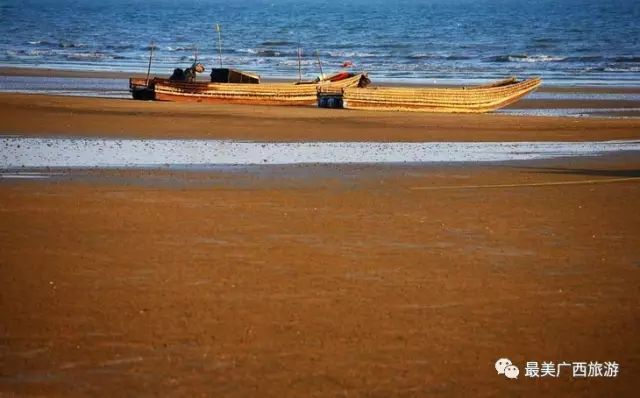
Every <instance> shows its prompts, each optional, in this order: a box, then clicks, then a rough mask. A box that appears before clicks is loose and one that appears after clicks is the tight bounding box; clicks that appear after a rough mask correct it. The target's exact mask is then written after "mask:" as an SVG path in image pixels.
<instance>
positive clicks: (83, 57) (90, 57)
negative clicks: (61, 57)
mask: <svg viewBox="0 0 640 398" xmlns="http://www.w3.org/2000/svg"><path fill="white" fill-rule="evenodd" d="M65 58H66V59H68V60H70V61H100V60H103V59H105V58H107V56H106V55H105V54H103V53H99V52H88V53H75V54H67V55H65Z"/></svg>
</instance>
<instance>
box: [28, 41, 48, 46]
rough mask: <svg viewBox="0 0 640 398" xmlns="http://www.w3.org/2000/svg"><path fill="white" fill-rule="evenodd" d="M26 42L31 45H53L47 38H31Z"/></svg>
mask: <svg viewBox="0 0 640 398" xmlns="http://www.w3.org/2000/svg"><path fill="white" fill-rule="evenodd" d="M27 43H28V44H30V45H32V46H53V43H52V42H50V41H47V40H31V41H28V42H27Z"/></svg>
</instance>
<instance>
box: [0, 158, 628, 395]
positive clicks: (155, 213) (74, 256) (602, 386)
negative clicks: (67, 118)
mask: <svg viewBox="0 0 640 398" xmlns="http://www.w3.org/2000/svg"><path fill="white" fill-rule="evenodd" d="M639 169H640V162H639V161H638V158H637V157H631V158H618V159H616V158H613V159H596V160H581V161H580V160H573V161H571V162H566V161H547V162H545V163H544V164H539V163H538V164H536V163H534V164H518V165H494V166H488V167H484V166H473V165H472V166H455V167H454V166H450V167H446V166H432V167H415V168H402V167H385V168H380V167H374V166H371V167H363V166H362V167H343V168H319V169H313V168H310V169H309V168H308V167H301V168H295V169H294V170H290V169H287V168H276V169H275V170H270V171H269V170H266V171H265V170H263V172H255V171H250V170H249V171H237V172H230V173H224V172H219V173H216V172H206V173H197V172H196V173H194V172H175V173H162V172H153V171H146V172H145V171H138V172H133V171H111V172H107V171H86V172H82V171H76V172H73V173H71V175H68V176H66V177H60V178H58V179H53V180H51V181H49V182H47V181H45V182H34V181H13V182H7V181H4V182H2V183H0V190H1V191H2V195H1V196H0V198H1V199H0V214H1V217H2V220H3V221H2V223H0V225H1V226H0V234H1V236H2V239H0V253H2V254H1V257H0V261H1V263H2V266H3V272H2V273H1V274H0V282H2V285H3V286H4V288H3V289H2V293H1V297H2V300H0V313H1V314H2V322H1V324H2V336H3V345H2V347H3V348H2V349H3V355H2V362H1V363H0V369H1V370H2V377H1V378H0V391H3V392H4V393H9V394H11V393H17V394H36V395H69V394H71V395H100V396H113V395H128V394H130V393H131V392H136V391H139V392H143V391H144V394H161V395H163V394H178V395H190V396H193V395H216V396H220V395H224V396H230V397H236V396H237V397H241V396H255V395H256V394H258V395H260V396H273V397H278V396H285V395H286V396H297V395H308V394H309V393H310V392H311V394H312V395H316V396H380V397H383V396H385V397H386V396H416V395H417V396H432V395H437V396H460V395H463V394H472V395H474V396H495V395H496V394H510V395H519V396H539V395H541V394H550V395H554V396H560V395H572V396H576V395H580V396H602V395H608V394H613V395H617V396H630V395H633V393H632V391H634V390H635V389H636V388H637V387H638V382H637V378H636V377H635V374H637V372H638V371H639V370H640V369H639V368H638V363H640V362H639V361H638V360H639V359H640V346H639V345H638V342H637V326H638V322H639V320H640V318H639V315H640V314H639V312H638V308H639V307H638V304H640V303H639V299H640V296H638V287H637V286H638V283H639V282H640V275H639V274H638V266H639V263H638V261H639V259H640V249H639V247H638V245H637V237H638V233H639V226H640V218H639V213H638V212H637V209H636V204H637V202H638V199H640V184H639V183H638V180H626V181H617V182H615V181H614V182H610V183H606V182H605V183H603V181H604V180H607V179H620V178H626V179H628V178H633V177H640V174H639V172H638V170H639ZM287 175H289V176H293V177H289V178H287V177H285V176H287ZM567 181H572V182H580V181H582V182H583V183H579V184H570V185H569V184H568V185H562V182H567ZM594 181H595V182H594ZM548 182H557V183H558V182H559V183H561V184H560V185H556V186H544V184H543V185H542V186H535V184H537V183H548ZM523 183H527V184H531V186H526V185H525V186H518V185H519V184H523ZM495 184H515V185H514V186H511V187H495V186H494V185H495ZM424 187H430V188H431V189H428V190H424V189H420V188H424ZM25 292H28V294H25ZM499 357H509V358H510V359H511V360H512V361H514V363H515V362H517V363H520V364H524V361H534V360H535V361H554V362H561V361H601V362H602V361H617V362H618V363H620V364H621V373H620V375H619V376H618V377H617V378H616V379H599V380H571V379H570V378H569V377H568V375H566V377H564V378H559V379H541V380H533V379H522V380H521V381H520V382H518V383H512V382H510V381H509V380H506V379H505V378H504V377H498V376H497V375H496V374H495V370H494V368H493V363H494V362H495V360H496V359H497V358H499ZM80 380H81V381H82V382H79V381H80Z"/></svg>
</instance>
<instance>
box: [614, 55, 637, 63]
mask: <svg viewBox="0 0 640 398" xmlns="http://www.w3.org/2000/svg"><path fill="white" fill-rule="evenodd" d="M612 61H613V62H620V63H624V62H633V63H638V62H640V57H638V56H635V55H633V56H624V57H616V58H613V59H612Z"/></svg>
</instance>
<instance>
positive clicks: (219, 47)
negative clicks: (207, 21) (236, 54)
mask: <svg viewBox="0 0 640 398" xmlns="http://www.w3.org/2000/svg"><path fill="white" fill-rule="evenodd" d="M221 30H222V29H220V24H216V32H218V58H219V60H220V68H222V33H221Z"/></svg>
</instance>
